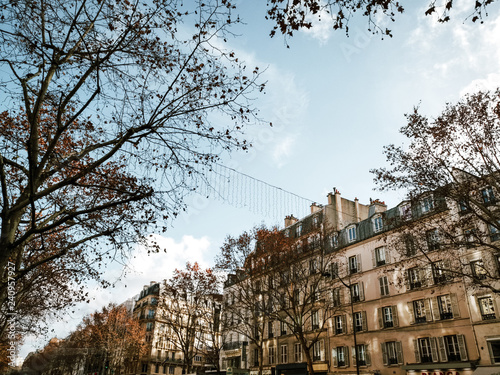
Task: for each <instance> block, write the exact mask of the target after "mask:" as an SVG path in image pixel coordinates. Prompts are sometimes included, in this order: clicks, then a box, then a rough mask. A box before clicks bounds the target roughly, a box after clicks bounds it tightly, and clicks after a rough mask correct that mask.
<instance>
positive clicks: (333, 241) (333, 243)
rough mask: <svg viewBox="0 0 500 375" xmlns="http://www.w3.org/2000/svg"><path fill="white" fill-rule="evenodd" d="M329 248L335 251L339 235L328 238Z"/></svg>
mask: <svg viewBox="0 0 500 375" xmlns="http://www.w3.org/2000/svg"><path fill="white" fill-rule="evenodd" d="M330 246H331V247H332V249H335V248H336V247H337V246H339V235H338V234H337V233H335V234H332V235H331V236H330Z"/></svg>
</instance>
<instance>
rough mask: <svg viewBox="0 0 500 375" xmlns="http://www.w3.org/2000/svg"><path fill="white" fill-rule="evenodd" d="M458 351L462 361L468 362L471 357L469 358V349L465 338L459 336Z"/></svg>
mask: <svg viewBox="0 0 500 375" xmlns="http://www.w3.org/2000/svg"><path fill="white" fill-rule="evenodd" d="M457 341H458V350H459V351H460V359H461V360H462V361H467V360H468V359H469V357H468V356H467V348H466V346H465V336H464V335H457Z"/></svg>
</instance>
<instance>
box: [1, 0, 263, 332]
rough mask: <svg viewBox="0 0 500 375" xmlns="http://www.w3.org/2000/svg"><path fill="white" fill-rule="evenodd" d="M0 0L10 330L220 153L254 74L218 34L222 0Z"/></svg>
mask: <svg viewBox="0 0 500 375" xmlns="http://www.w3.org/2000/svg"><path fill="white" fill-rule="evenodd" d="M0 7H1V9H2V26H1V27H0V43H1V44H2V50H1V52H0V54H1V57H0V64H1V68H2V75H1V77H0V82H1V83H0V85H1V87H2V94H3V101H2V103H3V104H2V107H3V108H0V112H1V113H0V144H1V147H0V201H1V213H0V226H1V229H0V230H1V236H0V248H1V249H2V251H1V253H0V266H1V269H2V273H1V274H0V276H1V280H0V309H1V311H2V314H0V315H1V316H2V318H0V336H2V337H3V334H4V332H5V329H6V327H7V321H6V319H5V317H6V316H7V315H6V313H7V312H8V307H7V285H8V282H9V280H10V281H11V282H14V283H15V289H16V295H15V304H14V305H15V309H16V312H17V313H18V316H22V317H23V320H21V321H20V322H19V324H18V329H19V330H20V331H19V332H24V331H37V330H38V328H39V324H38V323H39V322H40V321H41V320H42V317H44V316H46V314H47V312H48V311H56V310H57V309H59V308H61V307H63V306H68V304H71V303H73V302H75V301H82V300H85V299H86V296H85V295H84V294H82V293H81V288H80V287H78V286H76V285H78V284H81V283H82V282H84V281H85V280H87V279H89V278H91V279H99V278H100V272H101V268H100V267H101V266H103V265H104V264H105V262H106V261H109V260H112V259H117V258H118V259H121V258H122V257H123V256H126V250H127V248H128V247H129V245H130V244H136V243H137V242H140V241H141V240H143V239H144V237H145V235H146V234H147V233H148V232H149V233H150V232H152V231H161V230H165V229H166V226H167V224H166V221H167V220H169V219H170V218H172V217H175V215H176V214H177V213H178V212H179V211H180V210H182V209H184V205H183V197H184V195H185V194H187V193H189V192H190V191H192V190H193V189H195V188H196V186H197V183H198V181H199V179H200V178H203V171H204V170H207V169H210V166H211V163H213V162H214V161H216V160H217V159H218V157H219V156H220V155H221V153H223V152H229V151H232V150H246V149H247V147H248V146H249V144H248V143H247V141H246V140H245V139H242V138H241V137H242V131H243V126H244V125H245V124H248V123H249V122H254V120H256V111H255V109H254V108H253V107H252V106H251V104H250V102H249V99H250V98H253V97H254V94H253V93H256V94H258V93H259V92H260V91H262V89H263V85H262V84H259V83H258V82H257V81H258V78H259V70H258V68H253V67H252V68H247V67H246V66H245V64H244V62H242V61H240V60H239V58H238V57H237V56H236V55H235V53H234V52H232V51H231V50H228V49H227V48H226V47H225V45H224V43H225V41H226V40H227V38H230V37H231V36H232V34H231V29H230V27H231V25H232V24H233V23H236V22H237V20H236V19H233V13H232V12H234V11H233V5H232V4H231V3H229V2H228V1H226V0H220V1H218V0H214V1H209V2H202V1H196V2H188V3H183V2H181V1H176V0H173V1H151V2H130V1H127V0H126V1H121V0H74V1H71V2H68V1H62V0H35V1H21V2H19V1H16V2H12V1H7V0H5V1H4V0H0ZM143 243H145V242H144V241H143ZM7 266H9V267H10V268H9V269H10V270H11V271H12V274H11V275H10V279H9V276H8V272H7ZM33 299H35V300H36V301H37V303H32V300H33ZM40 301H42V303H39V302H40ZM31 323H34V324H31Z"/></svg>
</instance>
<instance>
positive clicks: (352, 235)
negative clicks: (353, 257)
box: [347, 226, 356, 242]
mask: <svg viewBox="0 0 500 375" xmlns="http://www.w3.org/2000/svg"><path fill="white" fill-rule="evenodd" d="M347 238H348V239H349V242H354V241H356V226H350V227H349V228H347Z"/></svg>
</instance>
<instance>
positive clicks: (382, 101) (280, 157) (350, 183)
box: [21, 0, 500, 355]
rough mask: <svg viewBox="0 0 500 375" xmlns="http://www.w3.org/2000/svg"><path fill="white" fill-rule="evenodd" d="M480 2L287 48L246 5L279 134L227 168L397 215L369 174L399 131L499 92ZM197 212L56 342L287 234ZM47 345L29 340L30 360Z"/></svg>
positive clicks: (250, 56)
mask: <svg viewBox="0 0 500 375" xmlns="http://www.w3.org/2000/svg"><path fill="white" fill-rule="evenodd" d="M415 3H419V4H422V2H415ZM473 3H474V2H473V1H470V0H458V1H455V2H454V10H453V13H452V22H450V23H448V24H444V25H443V24H437V22H436V21H435V19H433V18H431V17H425V16H424V11H425V8H424V6H421V7H413V8H409V9H407V12H406V13H405V14H403V15H400V16H398V18H397V20H396V23H394V24H392V25H390V26H389V28H391V29H392V30H393V34H394V37H393V38H384V39H383V40H381V37H380V36H379V35H371V34H370V33H369V32H368V31H366V28H367V24H366V20H365V19H362V18H360V17H357V18H356V19H355V20H354V22H353V23H352V24H351V27H350V29H351V32H350V36H349V37H346V36H345V33H344V32H343V31H337V32H332V31H331V30H330V28H329V25H328V23H327V22H325V23H321V24H316V25H315V26H314V27H313V28H312V30H309V31H307V32H298V33H297V34H296V35H295V36H294V37H293V38H292V39H290V40H289V41H288V42H289V45H290V48H286V46H285V43H284V41H283V39H282V37H280V36H276V37H275V38H274V39H270V38H269V36H268V35H269V31H270V29H271V27H272V24H271V23H270V22H269V21H266V20H265V19H264V15H265V9H264V6H263V4H261V5H259V6H256V5H255V4H256V3H255V2H251V1H238V2H237V5H238V12H239V14H240V16H241V18H242V19H243V21H245V22H246V25H244V26H241V27H240V28H238V32H239V33H240V36H239V37H237V38H235V39H230V40H229V41H228V46H229V47H230V48H232V49H234V50H235V51H236V53H237V55H239V56H240V57H241V58H242V59H243V60H245V61H246V62H247V63H248V66H254V65H257V66H259V67H261V68H262V69H264V68H266V72H265V74H264V77H263V78H264V79H265V80H267V81H268V84H267V90H266V94H265V96H264V97H262V98H259V99H257V100H256V102H255V105H256V106H257V107H258V108H260V110H261V113H260V115H261V117H262V118H263V119H265V120H267V121H272V122H273V124H274V126H273V127H272V128H269V127H265V126H259V127H253V128H251V129H249V132H248V137H249V138H250V139H252V140H253V144H254V148H253V149H252V150H251V151H250V152H249V153H247V154H243V153H242V154H233V155H230V156H229V155H224V156H223V160H222V164H224V165H227V166H230V167H232V168H235V169H237V170H238V171H241V172H242V173H245V174H247V175H251V176H253V177H255V178H257V179H260V180H262V181H265V182H267V183H269V184H271V185H274V186H279V187H281V188H282V189H285V190H287V191H290V192H293V193H294V194H297V195H299V196H302V197H305V198H307V199H310V200H313V201H316V202H318V203H320V204H325V203H326V195H327V193H328V192H330V191H332V189H333V187H336V188H337V189H338V190H339V191H340V192H341V194H342V196H343V197H345V198H348V199H354V198H355V197H357V198H358V199H359V200H360V202H361V203H368V201H369V199H370V198H379V199H381V200H384V201H386V203H387V204H388V205H389V207H392V206H394V205H396V204H398V203H399V201H400V200H402V199H403V196H404V194H403V192H394V193H380V192H377V191H374V190H373V189H374V188H375V185H374V184H373V181H372V180H373V176H372V175H371V174H370V173H369V170H370V169H372V168H377V167H380V166H383V165H384V164H385V158H384V156H383V154H382V151H383V146H384V145H387V144H390V143H396V144H402V143H403V142H404V139H403V138H402V136H401V135H400V134H399V133H398V130H399V128H400V127H401V126H403V125H404V122H405V118H404V114H405V113H407V112H410V111H411V110H412V108H413V106H415V105H420V108H421V109H422V112H423V113H425V114H428V115H429V116H435V115H438V114H439V112H440V111H441V110H442V109H443V108H444V106H445V104H446V103H447V102H456V101H457V100H458V99H459V98H460V96H462V95H463V94H465V93H467V92H472V91H474V90H477V89H478V88H483V89H484V88H488V89H493V88H496V87H497V86H500V5H499V3H498V2H497V3H494V4H493V5H492V6H491V7H490V8H489V16H488V17H487V18H485V19H484V21H485V22H484V24H482V25H481V24H473V23H472V22H470V21H467V20H466V18H467V16H468V15H469V14H470V13H471V7H472V6H473ZM423 4H426V2H423ZM241 194H247V193H246V190H244V189H241ZM251 198H252V197H249V199H251ZM253 199H260V198H259V194H255V195H254V198H253ZM264 199H266V198H264ZM266 203H269V204H270V205H271V206H272V207H275V206H277V205H279V204H280V202H279V201H272V202H268V199H267V200H266ZM187 204H188V210H187V212H186V213H185V214H182V215H181V216H180V217H179V218H178V219H177V220H176V221H174V222H173V223H172V227H171V229H170V230H169V231H168V232H167V233H166V234H165V235H164V236H159V235H155V236H156V238H157V240H159V241H160V242H161V244H163V246H164V248H165V250H166V253H160V254H155V255H151V256H149V257H148V256H146V255H144V254H143V252H141V249H137V250H136V251H135V252H134V254H132V258H131V262H130V269H129V270H128V271H127V274H126V275H125V277H123V278H122V280H121V281H119V282H117V283H116V287H115V288H114V289H112V290H110V291H102V290H98V289H92V290H91V293H92V295H94V296H95V301H94V303H93V304H92V305H91V306H87V305H85V306H79V307H78V309H77V310H76V311H75V312H74V313H71V312H70V313H68V314H65V317H64V319H63V320H62V321H61V322H62V323H63V324H59V323H58V324H56V325H55V326H57V327H61V328H57V329H56V330H55V331H54V332H52V333H51V335H57V336H59V337H64V336H65V335H67V334H68V333H69V331H70V330H71V329H73V328H74V327H75V326H76V325H77V324H78V323H79V321H80V320H81V317H82V315H83V314H86V313H89V312H92V311H93V310H95V309H98V308H100V307H101V306H103V305H105V304H107V303H108V302H122V301H124V300H125V299H127V298H129V297H132V296H134V295H135V294H137V293H138V292H139V291H140V289H141V288H142V286H143V285H145V284H147V283H149V281H150V280H156V281H160V280H161V279H165V278H169V277H170V275H171V272H172V271H173V269H174V268H176V267H177V268H182V267H184V264H185V262H186V261H192V262H194V261H198V262H199V263H201V264H202V265H204V266H210V265H211V264H212V262H213V258H214V256H215V254H216V253H217V252H218V249H219V247H220V245H221V244H222V241H223V240H224V238H225V236H226V235H227V234H231V235H234V236H237V235H238V234H240V233H241V232H242V231H244V230H247V229H250V228H251V227H252V226H254V225H255V224H259V223H262V222H264V223H266V224H268V225H273V224H279V225H283V219H284V218H283V217H277V216H276V215H270V217H266V216H264V215H262V214H259V213H255V212H251V211H249V210H248V209H245V208H238V207H234V206H232V205H230V204H227V203H224V202H222V201H220V200H218V199H215V198H214V197H212V198H210V199H206V198H203V197H202V196H199V195H192V196H190V197H188V199H187ZM307 209H308V207H304V210H305V211H307ZM270 211H272V210H270ZM290 214H295V215H299V213H295V212H290ZM107 274H108V277H109V278H110V279H117V278H118V277H119V276H120V275H122V270H121V269H120V267H118V266H117V265H114V266H112V267H110V268H109V271H108V272H107ZM45 339H46V338H42V339H40V338H38V339H37V338H32V337H30V338H26V345H25V346H24V347H23V350H22V352H21V355H26V354H27V352H29V351H30V350H33V348H35V347H38V346H40V345H41V343H42V344H43V342H44V340H45Z"/></svg>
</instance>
